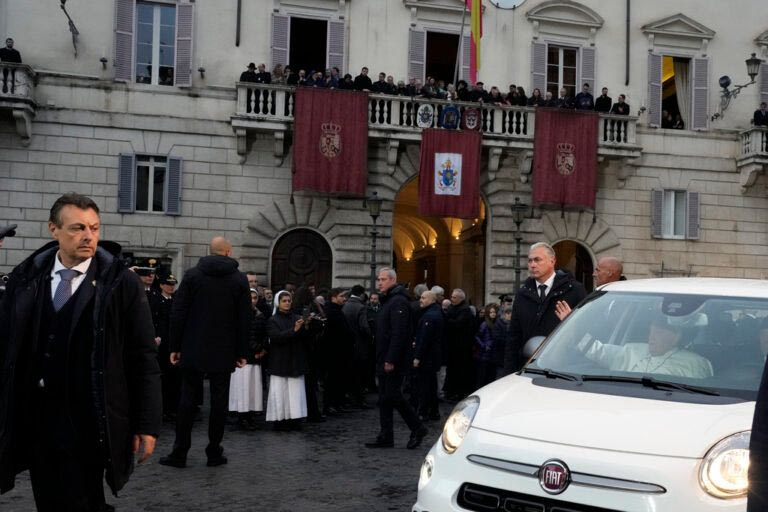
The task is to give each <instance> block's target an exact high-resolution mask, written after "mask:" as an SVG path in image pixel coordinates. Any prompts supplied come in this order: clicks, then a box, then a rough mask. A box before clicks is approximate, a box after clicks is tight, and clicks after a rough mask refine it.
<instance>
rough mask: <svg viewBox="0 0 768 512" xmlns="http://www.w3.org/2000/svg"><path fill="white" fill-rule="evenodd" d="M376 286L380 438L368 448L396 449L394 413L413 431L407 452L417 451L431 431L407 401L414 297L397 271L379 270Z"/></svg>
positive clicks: (386, 268)
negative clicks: (405, 381)
mask: <svg viewBox="0 0 768 512" xmlns="http://www.w3.org/2000/svg"><path fill="white" fill-rule="evenodd" d="M376 284H377V287H378V289H379V291H380V292H381V294H382V296H381V307H380V308H379V312H378V314H377V316H376V373H377V375H378V378H379V426H380V430H379V434H378V435H377V436H376V439H374V440H373V441H371V442H368V443H365V446H367V447H368V448H392V447H393V446H394V445H395V441H394V432H393V414H394V410H395V409H397V412H399V413H400V416H402V417H403V420H404V421H405V423H406V424H407V425H408V428H409V429H410V430H411V437H410V439H409V440H408V444H407V445H406V448H408V449H413V448H416V447H417V446H419V445H420V444H421V441H422V440H423V439H424V436H426V435H427V428H426V427H425V426H424V424H423V423H422V422H421V421H420V420H419V417H418V416H417V415H416V413H415V412H414V410H413V408H412V407H411V406H410V404H408V402H407V401H406V400H405V397H403V390H402V388H403V379H404V378H405V375H406V373H407V372H408V369H409V368H411V358H410V346H411V333H412V328H413V325H412V323H411V307H410V296H409V295H408V292H407V291H406V289H405V287H403V285H400V284H397V274H396V273H395V271H394V269H392V268H389V267H383V268H381V269H380V270H379V273H378V277H377V278H376Z"/></svg>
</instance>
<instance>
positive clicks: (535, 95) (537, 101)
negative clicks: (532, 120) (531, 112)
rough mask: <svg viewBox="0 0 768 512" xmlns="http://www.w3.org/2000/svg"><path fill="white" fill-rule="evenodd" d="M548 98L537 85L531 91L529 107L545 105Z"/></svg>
mask: <svg viewBox="0 0 768 512" xmlns="http://www.w3.org/2000/svg"><path fill="white" fill-rule="evenodd" d="M545 103H546V100H545V99H544V98H543V97H542V96H541V89H539V88H538V87H536V88H535V89H534V90H533V92H532V93H531V97H530V98H528V101H527V104H528V106H529V107H543V106H545Z"/></svg>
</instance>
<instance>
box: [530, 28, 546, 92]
mask: <svg viewBox="0 0 768 512" xmlns="http://www.w3.org/2000/svg"><path fill="white" fill-rule="evenodd" d="M534 89H538V90H539V91H541V95H542V96H545V95H546V92H547V44H546V43H537V42H536V41H534V42H533V43H531V94H533V90H534Z"/></svg>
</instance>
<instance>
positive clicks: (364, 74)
mask: <svg viewBox="0 0 768 512" xmlns="http://www.w3.org/2000/svg"><path fill="white" fill-rule="evenodd" d="M372 87H373V82H371V77H369V76H368V68H367V67H363V68H362V69H361V70H360V74H359V75H357V76H356V77H355V90H356V91H370V90H371V88H372Z"/></svg>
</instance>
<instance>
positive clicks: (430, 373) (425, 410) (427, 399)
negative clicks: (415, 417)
mask: <svg viewBox="0 0 768 512" xmlns="http://www.w3.org/2000/svg"><path fill="white" fill-rule="evenodd" d="M415 373H416V383H417V386H418V395H419V416H421V417H422V418H429V417H431V416H436V415H438V414H440V409H439V406H438V400H437V372H436V371H435V370H430V369H418V370H416V372H415Z"/></svg>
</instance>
